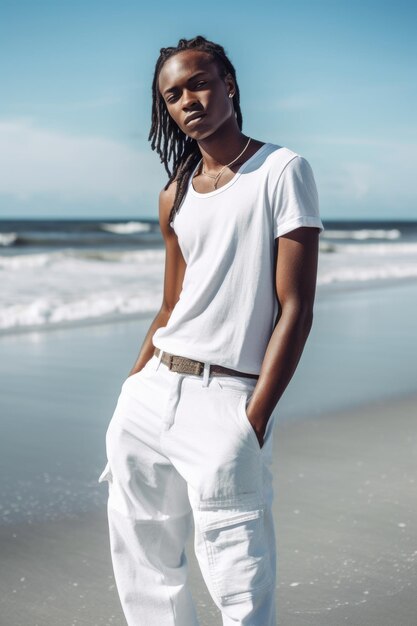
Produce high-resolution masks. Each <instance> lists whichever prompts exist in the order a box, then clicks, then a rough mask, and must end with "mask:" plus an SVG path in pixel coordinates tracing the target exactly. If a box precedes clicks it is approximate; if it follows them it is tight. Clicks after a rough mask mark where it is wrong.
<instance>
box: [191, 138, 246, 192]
mask: <svg viewBox="0 0 417 626" xmlns="http://www.w3.org/2000/svg"><path fill="white" fill-rule="evenodd" d="M250 142H251V137H249V139H248V141H247V143H246V146H245V147H244V148H243V150H242V152H241V153H240V154H238V155H237V157H236V158H235V159H233V161H230V163H227V164H226V165H224V166H223V167H222V169H221V170H220V172H219V173H218V174H216V175H215V176H213V174H208V172H206V171H205V169H204V163H203V159H201V161H200V163H201V173H202V174H204V176H208V178H212V179H213V180H214V189H217V183H218V182H219V178H220V176H221V175H222V174H223V172H224V170H225V169H226V168H228V167H230V166H231V165H233V163H236V161H237V160H238V159H240V157H241V156H242V154H243V153H244V152H246V149H247V147H248V146H249V144H250Z"/></svg>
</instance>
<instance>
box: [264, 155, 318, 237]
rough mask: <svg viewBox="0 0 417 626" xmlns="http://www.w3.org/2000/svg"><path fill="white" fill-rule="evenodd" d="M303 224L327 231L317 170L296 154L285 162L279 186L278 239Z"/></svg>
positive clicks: (275, 222)
mask: <svg viewBox="0 0 417 626" xmlns="http://www.w3.org/2000/svg"><path fill="white" fill-rule="evenodd" d="M300 226H312V227H315V228H319V229H320V232H322V231H323V230H324V228H323V224H322V221H321V219H320V213H319V199H318V193H317V187H316V182H315V180H314V174H313V170H312V169H311V166H310V164H309V162H308V161H307V159H305V158H304V157H302V156H300V155H296V156H295V157H293V158H292V159H291V160H290V161H289V162H288V163H287V164H286V165H285V167H284V169H283V171H282V172H281V175H280V177H279V179H278V183H277V186H276V189H275V193H274V197H273V227H274V239H275V238H276V237H280V236H281V235H285V233H289V232H290V231H291V230H294V229H295V228H299V227H300Z"/></svg>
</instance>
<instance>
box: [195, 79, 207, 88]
mask: <svg viewBox="0 0 417 626" xmlns="http://www.w3.org/2000/svg"><path fill="white" fill-rule="evenodd" d="M205 84H206V81H205V80H199V81H198V83H197V84H196V87H202V86H203V85H205Z"/></svg>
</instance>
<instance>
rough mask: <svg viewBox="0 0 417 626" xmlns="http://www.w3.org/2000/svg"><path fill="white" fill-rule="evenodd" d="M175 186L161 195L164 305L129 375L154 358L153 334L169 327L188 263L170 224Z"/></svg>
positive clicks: (150, 328)
mask: <svg viewBox="0 0 417 626" xmlns="http://www.w3.org/2000/svg"><path fill="white" fill-rule="evenodd" d="M175 187H176V183H175V182H174V183H172V184H171V185H170V186H169V187H168V189H167V190H164V189H163V190H162V191H161V193H160V194H159V225H160V228H161V233H162V236H163V238H164V242H165V274H164V294H163V300H162V305H161V308H160V309H159V311H158V313H157V314H156V316H155V318H154V320H153V321H152V323H151V325H150V327H149V330H148V332H147V333H146V336H145V339H144V341H143V343H142V346H141V348H140V351H139V355H138V357H137V359H136V362H135V364H134V365H133V367H132V369H131V371H130V372H129V376H131V375H132V374H135V373H136V372H139V371H140V370H141V369H142V368H143V367H144V365H145V364H146V363H147V362H148V361H149V359H150V358H151V357H152V355H153V352H154V349H155V348H154V345H153V343H152V337H153V334H154V333H155V331H156V330H157V329H158V328H160V327H161V326H166V324H167V322H168V320H169V318H170V316H171V313H172V310H173V308H174V306H175V304H176V303H177V301H178V298H179V295H180V292H181V288H182V283H183V279H184V273H185V268H186V263H185V261H184V257H183V255H182V252H181V249H180V247H179V244H178V239H177V236H176V234H175V231H174V229H173V228H172V227H171V226H170V225H169V224H168V218H169V214H170V211H171V207H172V204H173V202H174V196H175Z"/></svg>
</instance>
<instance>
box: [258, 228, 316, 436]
mask: <svg viewBox="0 0 417 626" xmlns="http://www.w3.org/2000/svg"><path fill="white" fill-rule="evenodd" d="M318 240H319V230H318V229H316V228H311V227H308V228H307V227H301V228H297V229H296V230H293V231H291V232H290V233H288V234H286V235H283V236H281V237H279V238H278V239H277V241H278V253H277V263H276V293H277V297H278V302H279V307H280V311H279V317H278V322H277V324H276V326H275V328H274V331H273V333H272V335H271V338H270V340H269V343H268V346H267V349H266V352H265V356H264V359H263V362H262V367H261V371H260V375H259V379H258V381H257V383H256V387H255V389H254V392H253V395H252V397H251V400H250V402H249V404H248V406H247V416H248V419H249V421H250V422H251V424H252V426H253V428H254V430H255V432H256V435H257V437H258V440H259V442H260V445H262V442H263V436H264V434H265V429H266V425H267V422H268V419H269V417H270V416H271V414H272V412H273V410H274V408H275V406H276V404H277V402H278V400H279V399H280V398H281V396H282V394H283V393H284V390H285V389H286V387H287V385H288V383H289V382H290V380H291V378H292V376H293V374H294V372H295V370H296V368H297V365H298V362H299V360H300V357H301V354H302V352H303V349H304V346H305V343H306V341H307V337H308V335H309V333H310V329H311V326H312V322H313V305H314V297H315V290H316V279H317V263H318Z"/></svg>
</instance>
